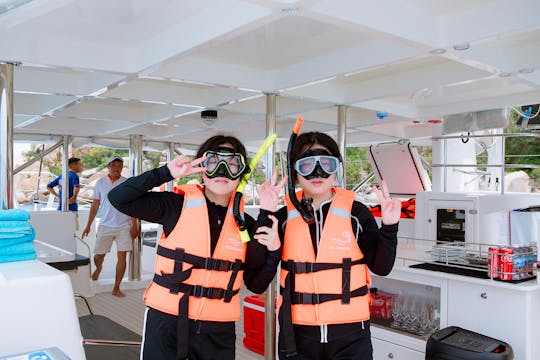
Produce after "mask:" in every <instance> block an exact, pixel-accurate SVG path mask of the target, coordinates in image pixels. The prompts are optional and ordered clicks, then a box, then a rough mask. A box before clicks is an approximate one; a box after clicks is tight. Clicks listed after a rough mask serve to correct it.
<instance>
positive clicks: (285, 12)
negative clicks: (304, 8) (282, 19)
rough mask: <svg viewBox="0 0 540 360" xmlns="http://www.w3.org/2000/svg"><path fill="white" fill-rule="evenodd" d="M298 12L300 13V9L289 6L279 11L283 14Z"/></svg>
mask: <svg viewBox="0 0 540 360" xmlns="http://www.w3.org/2000/svg"><path fill="white" fill-rule="evenodd" d="M299 11H300V8H299V7H297V6H289V7H285V8H282V9H281V12H282V13H284V14H292V13H296V12H299Z"/></svg>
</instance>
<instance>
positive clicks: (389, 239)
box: [259, 201, 399, 283]
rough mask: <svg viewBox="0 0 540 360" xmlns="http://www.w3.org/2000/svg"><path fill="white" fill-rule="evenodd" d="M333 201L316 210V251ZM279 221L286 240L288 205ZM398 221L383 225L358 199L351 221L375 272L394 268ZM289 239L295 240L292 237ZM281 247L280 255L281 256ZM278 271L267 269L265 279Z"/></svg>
mask: <svg viewBox="0 0 540 360" xmlns="http://www.w3.org/2000/svg"><path fill="white" fill-rule="evenodd" d="M330 203H331V201H328V202H325V203H323V204H322V206H321V208H320V209H318V210H316V211H315V212H314V215H315V221H314V222H313V224H311V225H309V231H310V234H311V242H312V244H313V250H314V253H315V254H317V243H318V240H319V239H320V236H321V234H322V229H323V226H324V222H325V220H326V216H327V214H328V210H329V209H330ZM268 214H271V213H270V212H267V211H264V210H261V212H260V214H259V218H260V217H261V216H262V215H264V216H268ZM275 216H276V218H277V219H278V221H279V226H278V228H279V230H278V231H279V236H280V239H281V241H282V243H283V242H284V241H285V240H284V239H285V227H286V226H287V207H286V206H284V207H282V208H281V209H279V210H278V211H277V212H276V214H275ZM398 224H399V223H396V224H393V225H384V224H383V225H382V226H381V227H380V228H379V226H378V225H377V222H376V221H375V218H374V217H373V215H372V214H371V212H370V211H369V209H368V208H367V207H366V206H365V205H364V204H362V203H361V202H359V201H354V202H353V205H352V209H351V225H352V229H353V231H354V232H355V234H356V241H357V243H358V246H359V247H360V250H362V254H364V257H365V259H366V265H367V267H368V268H369V270H371V272H373V273H374V274H377V275H381V276H385V275H388V274H389V273H390V271H392V268H393V266H394V261H395V259H396V247H397V231H398ZM287 241H294V239H289V240H287ZM282 248H283V246H282V247H281V248H280V250H279V252H280V254H279V256H280V257H281V249H282ZM274 275H275V273H270V272H269V273H265V274H263V275H262V276H264V278H261V279H260V280H261V281H265V282H267V283H270V282H271V281H272V279H273V278H274Z"/></svg>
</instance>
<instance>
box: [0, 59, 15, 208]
mask: <svg viewBox="0 0 540 360" xmlns="http://www.w3.org/2000/svg"><path fill="white" fill-rule="evenodd" d="M13 67H14V64H13V63H5V62H0V176H1V178H0V209H13Z"/></svg>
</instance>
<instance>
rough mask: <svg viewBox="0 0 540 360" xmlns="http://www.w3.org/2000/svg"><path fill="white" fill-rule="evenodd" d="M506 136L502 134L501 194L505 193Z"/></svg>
mask: <svg viewBox="0 0 540 360" xmlns="http://www.w3.org/2000/svg"><path fill="white" fill-rule="evenodd" d="M505 164H506V137H505V136H504V135H503V136H501V182H500V184H501V195H504V171H505V170H506V167H505Z"/></svg>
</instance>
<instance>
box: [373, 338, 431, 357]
mask: <svg viewBox="0 0 540 360" xmlns="http://www.w3.org/2000/svg"><path fill="white" fill-rule="evenodd" d="M371 342H372V344H373V360H390V359H391V360H424V358H425V355H424V353H422V352H419V351H416V350H412V349H409V348H406V347H403V346H399V345H396V344H393V343H391V342H388V341H384V340H379V339H377V338H372V339H371Z"/></svg>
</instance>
